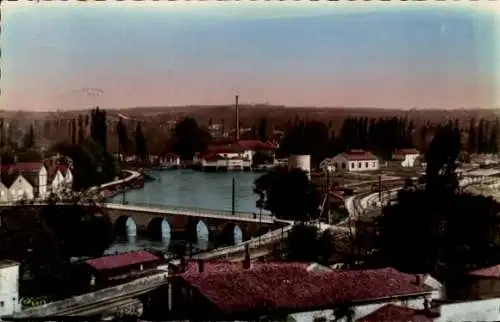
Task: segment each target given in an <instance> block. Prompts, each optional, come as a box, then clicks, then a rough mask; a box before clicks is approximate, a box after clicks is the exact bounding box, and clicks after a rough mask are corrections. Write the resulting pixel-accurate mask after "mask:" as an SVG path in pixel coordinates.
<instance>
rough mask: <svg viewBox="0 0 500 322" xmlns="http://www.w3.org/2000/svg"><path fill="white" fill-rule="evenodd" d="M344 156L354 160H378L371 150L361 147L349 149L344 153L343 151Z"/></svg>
mask: <svg viewBox="0 0 500 322" xmlns="http://www.w3.org/2000/svg"><path fill="white" fill-rule="evenodd" d="M340 155H342V156H343V157H344V158H346V159H347V160H353V161H365V160H377V159H378V158H377V157H376V156H375V155H374V154H373V153H371V152H368V151H365V150H361V149H352V150H347V151H346V152H344V153H341V154H340Z"/></svg>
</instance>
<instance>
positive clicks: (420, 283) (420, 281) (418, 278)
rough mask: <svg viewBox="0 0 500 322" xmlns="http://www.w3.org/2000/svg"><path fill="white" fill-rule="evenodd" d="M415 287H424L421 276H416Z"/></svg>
mask: <svg viewBox="0 0 500 322" xmlns="http://www.w3.org/2000/svg"><path fill="white" fill-rule="evenodd" d="M415 285H419V286H420V285H422V278H421V277H420V274H416V275H415Z"/></svg>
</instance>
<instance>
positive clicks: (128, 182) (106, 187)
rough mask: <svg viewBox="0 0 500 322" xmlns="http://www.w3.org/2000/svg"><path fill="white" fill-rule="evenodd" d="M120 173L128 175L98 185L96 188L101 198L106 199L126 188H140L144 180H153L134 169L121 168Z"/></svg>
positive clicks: (124, 190) (142, 186)
mask: <svg viewBox="0 0 500 322" xmlns="http://www.w3.org/2000/svg"><path fill="white" fill-rule="evenodd" d="M122 173H127V174H128V175H127V176H126V177H125V178H123V179H118V180H114V181H111V182H108V183H105V184H103V185H101V186H99V188H98V189H99V195H100V197H101V198H103V199H108V198H112V197H114V196H116V195H119V194H121V193H124V192H126V191H128V190H133V189H142V188H144V184H145V183H146V182H148V181H152V180H154V178H152V177H151V176H149V175H147V174H145V173H143V172H139V171H135V170H123V171H122Z"/></svg>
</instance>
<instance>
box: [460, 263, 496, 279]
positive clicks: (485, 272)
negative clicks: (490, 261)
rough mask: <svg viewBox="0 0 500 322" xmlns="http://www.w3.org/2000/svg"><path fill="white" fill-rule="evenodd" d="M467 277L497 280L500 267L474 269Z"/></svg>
mask: <svg viewBox="0 0 500 322" xmlns="http://www.w3.org/2000/svg"><path fill="white" fill-rule="evenodd" d="M468 275H471V276H479V277H493V278H499V277H500V265H495V266H490V267H485V268H481V269H476V270H475V271H472V272H470V273H469V274H468Z"/></svg>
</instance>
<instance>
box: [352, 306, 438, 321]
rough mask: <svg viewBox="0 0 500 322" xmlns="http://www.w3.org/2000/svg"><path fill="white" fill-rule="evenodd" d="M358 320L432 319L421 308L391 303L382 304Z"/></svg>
mask: <svg viewBox="0 0 500 322" xmlns="http://www.w3.org/2000/svg"><path fill="white" fill-rule="evenodd" d="M357 321H358V322H381V321H391V322H393V321H394V322H427V321H433V319H432V318H431V317H429V316H428V315H426V314H425V313H424V312H423V311H421V310H414V309H410V308H407V307H402V306H396V305H392V304H388V305H384V306H382V307H381V308H379V309H378V310H376V311H375V312H373V313H371V314H368V315H367V316H365V317H363V318H361V319H359V320H357Z"/></svg>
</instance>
